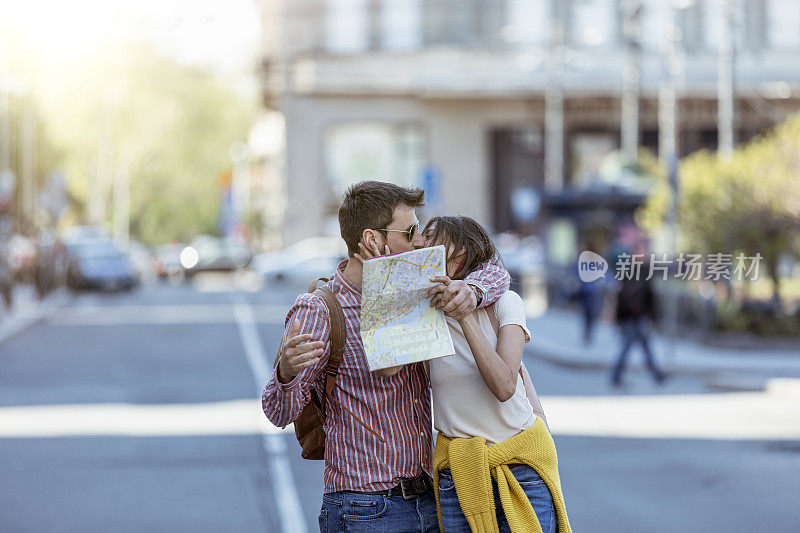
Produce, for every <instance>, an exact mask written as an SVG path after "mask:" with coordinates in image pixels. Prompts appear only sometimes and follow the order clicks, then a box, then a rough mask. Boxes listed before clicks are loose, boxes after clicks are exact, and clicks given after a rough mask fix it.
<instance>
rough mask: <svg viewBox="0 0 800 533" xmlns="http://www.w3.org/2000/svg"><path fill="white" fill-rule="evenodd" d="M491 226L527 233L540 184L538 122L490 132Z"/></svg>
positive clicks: (536, 210) (541, 164)
mask: <svg viewBox="0 0 800 533" xmlns="http://www.w3.org/2000/svg"><path fill="white" fill-rule="evenodd" d="M490 142H491V157H492V186H491V190H492V225H493V226H494V229H495V231H497V232H503V231H514V232H517V233H520V234H524V235H527V234H530V233H532V232H533V228H534V226H535V223H536V219H537V217H538V213H539V199H540V196H541V191H542V187H543V184H544V140H543V136H542V129H541V127H539V126H538V125H532V126H529V127H517V128H497V129H494V130H492V131H491V132H490Z"/></svg>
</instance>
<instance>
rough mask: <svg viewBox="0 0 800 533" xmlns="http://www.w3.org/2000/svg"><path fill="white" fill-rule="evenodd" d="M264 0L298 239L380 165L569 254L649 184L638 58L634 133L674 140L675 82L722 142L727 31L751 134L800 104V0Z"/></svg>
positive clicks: (686, 140)
mask: <svg viewBox="0 0 800 533" xmlns="http://www.w3.org/2000/svg"><path fill="white" fill-rule="evenodd" d="M260 1H261V4H262V8H263V9H262V14H263V15H262V16H263V28H264V32H263V63H262V70H261V75H262V89H263V100H264V103H265V105H266V106H267V107H268V108H270V109H274V110H278V111H280V112H281V113H282V114H283V116H284V118H285V135H286V143H285V153H284V156H283V157H284V159H283V163H285V166H282V167H281V168H282V169H283V171H284V172H285V177H286V194H287V197H288V204H287V210H286V213H285V219H284V223H283V232H284V238H285V239H286V240H288V241H294V240H297V239H298V238H301V237H306V236H310V235H316V234H320V233H321V232H323V231H325V229H326V225H329V224H330V223H331V222H330V220H329V218H328V217H330V215H331V214H334V213H335V209H336V207H337V205H338V201H339V198H340V196H341V192H342V191H343V190H344V189H345V188H346V186H347V185H349V184H350V183H352V182H354V181H358V180H360V179H364V178H378V179H391V180H392V181H394V182H396V183H399V184H403V185H422V186H424V187H425V188H426V190H428V192H429V195H428V196H429V203H430V204H431V206H430V209H429V213H427V214H430V213H431V212H434V211H446V212H451V213H461V214H467V215H470V216H473V217H475V218H476V219H478V220H480V221H482V222H484V223H486V224H489V225H490V226H492V227H493V228H494V229H495V230H497V231H504V230H513V231H519V232H521V233H539V234H542V235H544V236H545V237H547V239H546V240H547V241H548V243H551V242H552V243H553V246H550V245H548V248H549V250H550V255H551V258H552V259H554V260H558V259H566V258H567V257H568V256H570V255H571V254H572V253H574V250H575V247H576V246H577V243H578V239H579V238H581V232H582V231H583V229H585V228H586V227H590V226H592V225H597V224H601V225H602V224H613V223H614V221H615V220H616V221H618V220H619V219H620V217H623V218H624V216H625V215H626V214H629V213H631V212H632V210H633V208H634V207H635V206H636V205H638V203H639V202H640V201H641V199H642V198H643V197H644V193H645V192H646V187H644V188H643V187H642V182H641V180H636V179H626V178H625V176H626V172H625V171H624V167H625V165H624V163H625V161H624V158H623V157H621V156H620V155H619V152H618V150H619V148H620V146H621V140H620V137H621V132H620V130H621V122H622V118H621V117H622V116H623V111H622V100H623V85H624V84H623V72H624V71H625V68H626V62H628V66H630V64H631V63H630V62H631V61H634V62H635V67H636V68H635V70H634V71H633V72H634V74H633V76H632V77H631V78H629V79H630V80H632V81H631V82H630V83H629V84H628V85H627V86H626V87H627V89H626V90H627V91H629V95H630V94H633V98H634V100H633V101H634V102H637V101H638V102H639V106H638V120H637V117H636V115H635V114H634V115H633V119H632V120H634V124H636V123H638V127H635V128H634V130H635V132H637V133H638V135H637V137H636V138H635V139H634V141H636V140H638V144H640V145H641V146H644V147H648V148H650V149H651V150H652V151H653V152H654V153H656V154H657V153H658V152H659V149H660V148H661V149H662V150H663V142H662V146H661V147H659V99H658V96H659V90H660V89H661V90H663V89H664V88H665V84H666V83H667V82H668V81H669V80H670V79H671V80H672V83H673V86H674V88H675V94H676V100H677V109H676V117H677V121H676V122H675V123H676V124H677V127H676V134H675V138H676V139H677V151H678V154H679V155H681V156H683V155H685V154H687V153H689V152H692V151H694V150H697V149H699V148H709V149H716V147H717V142H718V131H717V130H718V128H717V122H718V102H717V94H718V90H719V87H718V69H719V65H720V62H719V51H720V50H721V49H724V48H721V45H722V44H724V42H725V35H726V29H727V28H730V29H731V32H732V33H731V34H730V35H732V39H733V44H734V50H735V54H734V55H733V56H732V60H733V61H732V65H733V73H734V74H733V77H732V78H733V82H734V84H735V98H734V99H733V105H732V109H733V110H734V113H733V116H734V117H735V118H734V127H733V128H732V129H733V131H732V133H733V135H734V137H735V139H736V140H738V141H742V140H746V139H749V138H750V137H752V136H753V135H755V134H756V133H758V132H759V131H761V130H762V129H764V128H766V127H769V126H771V125H772V124H774V123H775V122H777V121H780V120H782V119H783V118H785V117H786V116H787V115H788V114H789V113H790V112H792V111H795V110H798V109H800V30H799V29H798V28H800V2H797V1H796V0H731V4H730V8H731V13H732V15H733V16H732V19H731V23H730V24H728V23H727V20H728V19H726V17H725V16H724V14H725V8H726V2H727V1H728V0H644V1H642V2H637V1H632V2H631V1H627V0H625V1H623V2H620V1H619V0H541V1H531V0H291V1H290V0H260ZM631 6H633V7H634V8H636V7H640V10H638V11H635V9H634V11H635V12H631V11H630V8H631ZM626 17H627V19H628V22H629V23H630V22H631V21H633V22H634V23H635V24H634V27H636V28H638V29H639V31H638V32H634V33H633V34H631V33H627V31H626V27H628V26H626ZM670 17H673V18H672V19H670ZM670 20H673V21H674V25H673V24H670V23H669V21H670ZM631 35H634V37H631ZM670 39H671V41H670ZM670 43H672V44H673V47H672V48H671V49H672V50H673V52H674V53H672V55H670V54H669V50H670ZM626 54H627V55H626ZM631 54H633V55H631ZM668 57H671V58H672V62H671V63H669V64H671V65H673V70H672V72H673V76H672V77H671V78H670V76H669V75H668V69H667V68H666V67H665V64H666V58H668ZM632 58H633V59H632ZM636 71H638V74H637V73H636ZM629 101H630V100H629ZM662 120H663V113H662ZM663 127H664V124H662V128H663ZM662 141H663V136H662ZM634 146H635V145H634ZM598 206H602V207H603V208H602V209H600V210H599V211H598V209H597V207H598ZM604 218H605V219H607V220H605V222H604V221H603V219H604Z"/></svg>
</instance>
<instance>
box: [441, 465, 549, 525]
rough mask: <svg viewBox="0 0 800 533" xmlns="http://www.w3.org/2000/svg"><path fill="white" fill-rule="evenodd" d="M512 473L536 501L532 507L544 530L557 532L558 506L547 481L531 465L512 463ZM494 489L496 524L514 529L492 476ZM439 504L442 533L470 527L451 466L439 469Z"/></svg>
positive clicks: (530, 498) (532, 501)
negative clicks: (454, 482)
mask: <svg viewBox="0 0 800 533" xmlns="http://www.w3.org/2000/svg"><path fill="white" fill-rule="evenodd" d="M511 473H512V474H513V475H514V477H515V478H516V479H517V481H518V482H519V484H520V486H521V487H522V490H524V491H525V494H526V495H527V496H528V499H529V500H530V502H531V505H533V511H534V512H535V513H536V518H538V519H539V524H540V525H541V526H542V531H544V533H554V532H555V531H556V529H557V527H556V526H557V517H556V509H555V506H554V505H553V497H552V496H551V495H550V490H549V489H548V488H547V484H546V483H545V482H544V480H543V479H542V478H541V477H539V474H538V473H537V472H536V470H534V469H533V468H531V467H530V466H528V465H517V466H512V467H511ZM492 491H493V492H494V508H495V511H496V512H497V525H498V526H500V531H501V532H504V533H505V532H508V533H511V529H510V528H509V527H508V522H507V521H506V516H505V514H504V513H503V505H502V503H500V494H499V493H498V492H497V483H496V482H495V480H494V478H493V479H492ZM439 507H440V509H441V511H442V528H443V529H444V532H443V533H450V532H451V531H466V532H468V531H470V528H469V524H468V523H467V518H466V517H465V516H464V513H463V512H462V511H461V505H460V504H459V503H458V496H456V488H455V485H454V484H453V475H452V474H451V473H450V469H449V468H445V469H444V470H440V471H439Z"/></svg>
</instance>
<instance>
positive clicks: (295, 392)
mask: <svg viewBox="0 0 800 533" xmlns="http://www.w3.org/2000/svg"><path fill="white" fill-rule="evenodd" d="M346 264H347V261H344V262H342V263H341V264H340V265H339V267H338V268H337V269H336V272H334V274H333V278H332V279H331V281H330V282H329V283H328V287H330V289H331V290H332V291H333V293H334V294H335V295H336V297H337V298H338V299H339V303H341V304H342V309H343V310H344V316H345V321H346V323H347V340H346V342H345V350H344V360H343V361H342V364H341V365H340V366H339V374H338V377H337V380H336V387H335V388H334V389H333V393H332V395H331V396H329V397H328V400H327V402H326V420H325V434H326V436H325V473H324V476H323V480H324V486H325V489H324V490H325V493H330V492H337V491H341V490H351V491H375V490H384V489H389V488H392V487H394V486H395V485H397V484H398V483H399V479H400V478H404V477H414V476H416V475H417V474H419V473H420V470H423V471H425V473H427V474H428V476H430V475H431V459H432V453H433V446H432V422H431V397H430V380H429V379H428V376H427V374H426V373H425V369H424V367H423V366H422V364H421V363H415V364H410V365H406V366H405V367H404V368H403V369H402V370H401V371H400V372H398V373H397V374H395V375H394V376H391V377H382V376H379V375H378V374H375V373H373V372H371V371H370V370H369V366H368V365H367V359H366V355H365V354H364V345H363V344H362V342H361V334H360V315H361V291H360V290H359V289H358V287H356V286H355V285H353V284H352V283H351V282H350V280H348V279H347V278H346V277H345V275H344V274H343V273H342V269H343V268H344V267H345V265H346ZM466 281H467V282H468V283H469V284H470V285H474V286H476V287H477V288H478V289H480V291H481V293H482V294H483V298H482V305H488V304H489V303H492V302H494V301H496V300H497V299H498V298H499V297H500V295H502V294H503V293H504V292H505V291H506V290H507V289H508V286H509V275H508V273H507V272H506V271H505V269H503V268H502V267H500V266H498V265H496V264H493V263H487V264H486V265H485V268H484V269H483V270H480V271H476V272H473V273H472V274H471V275H470V276H469V277H468V278H467V279H466ZM295 319H299V320H300V323H301V333H311V334H313V335H314V339H317V340H322V341H325V352H324V353H323V356H322V357H321V358H320V361H319V362H318V363H317V364H316V365H314V366H313V367H310V368H307V369H305V370H303V371H302V372H301V373H300V374H298V375H297V376H296V377H295V378H294V379H293V380H292V381H290V382H289V383H285V384H284V383H280V382H279V381H278V378H277V375H276V372H273V375H272V378H271V379H270V380H269V382H268V383H267V386H266V388H265V389H264V394H263V396H262V398H261V403H262V407H263V409H264V414H265V415H266V416H267V418H268V419H269V420H270V422H272V423H273V424H275V425H276V426H286V425H288V424H290V423H291V422H293V421H294V420H295V419H296V418H297V416H298V415H299V414H300V411H301V410H302V408H303V407H304V406H305V405H306V404H307V403H308V402H309V399H310V394H311V387H312V386H313V387H315V388H316V390H317V394H318V395H319V397H322V393H323V383H324V380H323V376H324V369H325V365H326V364H327V362H328V357H329V356H330V331H329V329H330V328H329V325H328V313H327V309H326V308H325V304H324V303H322V300H321V299H319V298H318V297H316V296H313V295H311V294H302V295H300V296H298V297H297V300H296V301H295V303H294V306H293V307H292V308H291V310H290V311H289V314H288V315H287V316H286V322H285V330H284V335H283V339H281V343H283V342H284V341H285V340H286V336H287V335H288V332H289V328H290V326H291V324H292V323H293V322H294V320H295ZM351 413H354V414H356V415H357V416H358V418H359V419H361V420H362V421H363V422H365V423H366V424H367V425H369V427H370V429H367V428H365V427H364V426H363V425H362V424H361V423H360V422H359V421H358V420H356V419H355V418H354V417H353V416H352V414H351ZM370 430H371V431H370Z"/></svg>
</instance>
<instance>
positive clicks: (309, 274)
mask: <svg viewBox="0 0 800 533" xmlns="http://www.w3.org/2000/svg"><path fill="white" fill-rule="evenodd" d="M344 259H347V246H346V245H345V244H344V241H342V239H340V238H338V237H335V238H334V237H313V238H310V239H305V240H303V241H300V242H298V243H295V244H293V245H291V246H288V247H287V248H285V249H283V250H281V251H280V252H267V253H263V254H259V255H257V256H255V257H254V258H253V260H252V262H251V263H250V269H251V270H252V271H253V272H255V273H256V274H258V275H259V276H260V277H261V279H262V280H263V282H264V285H265V286H267V287H269V286H282V287H288V288H292V289H296V290H306V289H307V288H308V285H309V283H311V282H312V281H314V280H315V279H317V278H323V277H325V278H327V277H330V276H331V274H333V272H334V271H335V270H336V267H337V266H338V265H339V263H340V262H342V261H343V260H344Z"/></svg>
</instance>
